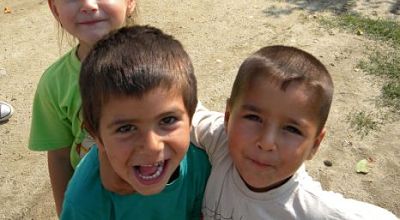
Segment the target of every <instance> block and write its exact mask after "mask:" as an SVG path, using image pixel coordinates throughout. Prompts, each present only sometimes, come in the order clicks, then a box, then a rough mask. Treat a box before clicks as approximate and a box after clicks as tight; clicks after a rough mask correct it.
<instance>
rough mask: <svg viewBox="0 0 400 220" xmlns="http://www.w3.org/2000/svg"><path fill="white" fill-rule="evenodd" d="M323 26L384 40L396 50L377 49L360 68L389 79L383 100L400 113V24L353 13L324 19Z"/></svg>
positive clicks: (385, 86) (383, 92) (383, 89)
mask: <svg viewBox="0 0 400 220" xmlns="http://www.w3.org/2000/svg"><path fill="white" fill-rule="evenodd" d="M321 23H322V24H323V25H325V26H327V27H328V28H333V27H339V28H343V29H345V30H350V31H351V32H353V33H354V34H358V35H365V36H366V37H369V38H371V39H375V40H381V41H383V42H385V43H387V44H388V45H389V46H392V47H393V50H392V51H390V52H389V51H379V50H377V49H375V50H376V51H375V52H372V53H371V55H370V56H369V58H368V60H364V61H361V62H360V63H359V64H358V65H357V66H358V68H360V69H362V70H363V71H365V72H366V73H368V74H372V75H375V76H379V77H384V79H386V83H385V84H384V86H383V87H382V99H383V100H382V101H383V103H384V104H385V105H387V106H391V107H393V108H394V110H395V111H397V112H400V95H399V94H400V24H399V23H398V22H396V21H390V20H384V19H370V18H367V17H362V16H361V15H358V14H350V13H347V14H340V15H338V16H336V17H335V18H334V19H331V20H328V19H326V18H324V19H322V20H321ZM389 54H390V55H389Z"/></svg>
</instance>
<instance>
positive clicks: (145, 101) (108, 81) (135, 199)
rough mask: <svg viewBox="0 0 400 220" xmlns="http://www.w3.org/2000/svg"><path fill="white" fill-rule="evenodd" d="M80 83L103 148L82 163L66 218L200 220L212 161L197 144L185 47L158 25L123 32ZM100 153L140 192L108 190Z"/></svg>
mask: <svg viewBox="0 0 400 220" xmlns="http://www.w3.org/2000/svg"><path fill="white" fill-rule="evenodd" d="M79 86H80V92H81V96H82V112H83V119H84V125H85V127H86V128H87V130H88V132H89V133H90V134H91V136H92V137H93V138H94V140H95V141H96V144H97V146H98V147H93V148H92V149H91V150H90V151H89V153H88V154H87V155H86V156H85V157H84V159H83V160H82V161H81V162H80V163H79V165H78V167H77V169H76V171H75V173H74V175H73V177H72V179H71V181H70V183H69V185H68V189H67V192H66V194H65V200H64V204H63V211H62V214H61V218H62V219H200V216H201V203H202V199H203V193H204V189H205V186H206V182H207V179H208V175H209V169H210V164H209V162H208V158H207V155H206V154H205V152H204V151H202V150H201V149H198V148H196V147H194V146H193V145H191V144H190V139H189V137H190V124H191V118H192V115H193V113H194V111H195V108H196V104H197V91H196V90H197V87H196V78H195V76H194V73H193V67H192V63H191V61H190V58H189V56H188V55H187V53H186V52H185V51H184V49H183V47H182V45H181V44H180V43H179V42H178V41H177V40H175V39H173V38H172V37H171V36H169V35H166V34H164V33H162V32H161V31H160V30H158V29H156V28H152V27H148V26H134V27H130V28H122V29H120V30H119V31H117V32H115V33H113V34H111V35H109V36H108V37H107V38H105V39H104V40H100V41H99V42H98V43H97V44H96V45H95V47H94V48H93V50H92V51H91V52H90V53H89V55H88V56H87V58H86V59H85V61H84V62H83V64H82V70H81V74H80V81H79ZM99 152H104V153H105V155H107V157H108V159H109V162H110V163H111V167H112V168H113V170H114V171H115V173H116V174H117V175H118V176H119V177H121V178H122V179H123V180H124V181H125V182H127V183H128V184H129V185H130V186H131V187H132V189H134V190H135V193H134V194H132V195H126V196H121V195H119V194H115V193H112V192H110V191H108V190H106V189H105V188H104V187H103V185H102V183H101V179H100V173H99V172H100V167H99V161H98V157H97V155H98V153H99Z"/></svg>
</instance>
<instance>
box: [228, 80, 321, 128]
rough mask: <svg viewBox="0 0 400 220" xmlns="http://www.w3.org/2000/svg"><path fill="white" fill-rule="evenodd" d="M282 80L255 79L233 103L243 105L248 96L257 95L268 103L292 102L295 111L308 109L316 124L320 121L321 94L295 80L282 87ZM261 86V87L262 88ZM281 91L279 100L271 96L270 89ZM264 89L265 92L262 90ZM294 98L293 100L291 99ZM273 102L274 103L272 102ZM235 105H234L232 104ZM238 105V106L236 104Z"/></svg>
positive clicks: (304, 83)
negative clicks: (273, 101)
mask: <svg viewBox="0 0 400 220" xmlns="http://www.w3.org/2000/svg"><path fill="white" fill-rule="evenodd" d="M281 85H282V84H281V82H279V81H276V80H271V79H268V78H264V79H259V80H255V81H253V82H252V83H251V84H249V85H248V86H247V87H244V88H243V89H242V91H241V92H240V94H239V96H238V100H236V101H234V103H232V104H233V105H242V104H243V103H244V102H246V100H245V99H246V98H248V97H257V99H260V100H261V99H262V100H263V101H265V102H266V103H270V101H272V100H275V101H276V102H275V103H279V102H280V103H282V102H285V101H286V102H290V103H289V104H290V107H291V109H292V110H293V111H296V110H298V108H300V107H301V108H302V109H304V110H306V111H307V113H308V115H310V116H312V118H313V121H315V124H318V123H319V114H320V107H321V100H320V99H321V95H319V94H318V93H317V91H316V90H315V89H314V88H313V87H312V86H311V85H308V83H306V82H302V81H293V82H290V83H289V84H288V85H287V87H286V88H282V86H281ZM260 88H261V89H260ZM273 90H274V91H279V94H281V95H280V96H279V100H276V99H275V98H274V97H271V94H270V93H269V92H268V91H273ZM260 91H263V92H264V93H263V92H260ZM239 100H240V101H239ZM291 100H292V101H291ZM271 104H273V103H271ZM232 107H233V106H232ZM236 107H238V106H236Z"/></svg>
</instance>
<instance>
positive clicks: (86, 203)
mask: <svg viewBox="0 0 400 220" xmlns="http://www.w3.org/2000/svg"><path fill="white" fill-rule="evenodd" d="M107 193H108V192H107V191H106V190H105V189H104V187H103V185H102V184H101V179H100V169H99V160H98V150H97V147H92V149H91V150H90V151H89V152H88V153H87V154H86V155H85V157H84V158H83V159H82V160H81V161H80V163H79V164H78V166H77V167H76V169H75V172H74V175H73V176H72V178H71V180H70V182H69V184H68V187H67V191H66V193H65V201H68V202H69V203H71V204H76V205H77V206H80V207H81V208H85V209H87V208H90V207H94V206H98V205H100V204H103V203H102V202H101V201H104V200H105V198H107V196H106V195H107Z"/></svg>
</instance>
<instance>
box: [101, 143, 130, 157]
mask: <svg viewBox="0 0 400 220" xmlns="http://www.w3.org/2000/svg"><path fill="white" fill-rule="evenodd" d="M132 149H133V148H132V146H131V144H130V142H128V141H121V140H111V141H110V140H109V141H105V142H104V150H105V152H106V154H107V156H108V157H109V158H110V160H115V161H116V162H117V163H120V162H124V161H126V160H128V158H129V155H130V154H131V153H132V152H131V151H132Z"/></svg>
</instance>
